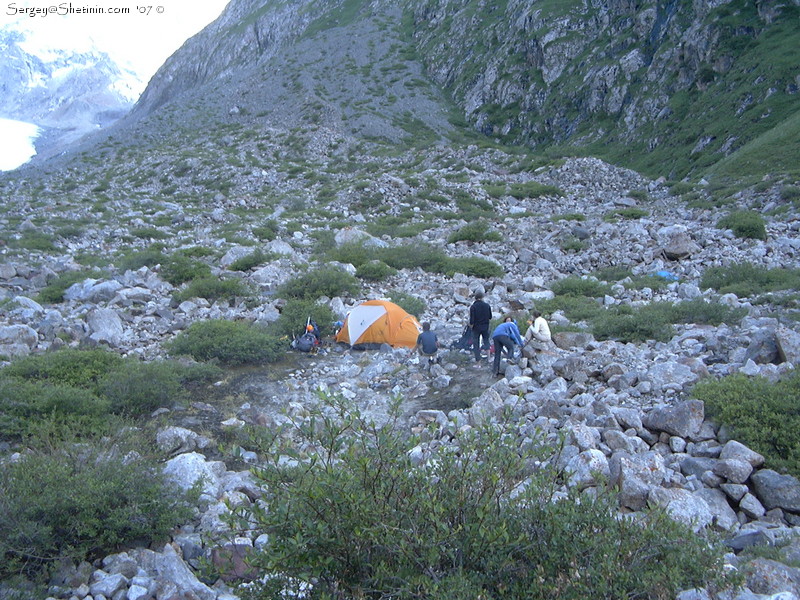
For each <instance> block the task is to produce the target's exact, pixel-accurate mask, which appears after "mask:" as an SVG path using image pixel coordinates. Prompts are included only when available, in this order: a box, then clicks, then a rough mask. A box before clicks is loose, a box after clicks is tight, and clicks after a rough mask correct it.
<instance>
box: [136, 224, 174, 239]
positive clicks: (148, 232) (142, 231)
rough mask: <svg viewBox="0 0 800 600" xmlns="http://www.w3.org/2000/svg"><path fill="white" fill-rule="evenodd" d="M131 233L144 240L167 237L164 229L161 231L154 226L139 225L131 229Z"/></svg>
mask: <svg viewBox="0 0 800 600" xmlns="http://www.w3.org/2000/svg"><path fill="white" fill-rule="evenodd" d="M131 235H132V236H134V237H138V238H141V239H144V240H147V239H151V240H165V239H167V238H168V237H169V234H168V233H167V232H166V231H161V230H160V229H157V228H156V227H139V228H138V229H132V230H131Z"/></svg>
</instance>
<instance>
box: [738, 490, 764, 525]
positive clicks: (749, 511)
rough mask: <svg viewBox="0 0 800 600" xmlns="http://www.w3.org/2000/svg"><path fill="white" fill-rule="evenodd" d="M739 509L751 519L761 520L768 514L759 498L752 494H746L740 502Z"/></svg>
mask: <svg viewBox="0 0 800 600" xmlns="http://www.w3.org/2000/svg"><path fill="white" fill-rule="evenodd" d="M739 508H740V509H741V510H742V512H744V514H746V515H747V516H748V517H750V518H751V519H760V518H761V517H763V516H764V515H765V514H766V512H767V511H766V509H765V508H764V505H763V504H761V502H759V501H758V498H756V497H755V496H754V495H753V494H750V493H747V494H745V495H744V496H743V497H742V499H741V500H739Z"/></svg>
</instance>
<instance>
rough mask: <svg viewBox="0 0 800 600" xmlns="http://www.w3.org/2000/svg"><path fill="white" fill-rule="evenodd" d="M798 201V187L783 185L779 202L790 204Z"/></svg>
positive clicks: (799, 190)
mask: <svg viewBox="0 0 800 600" xmlns="http://www.w3.org/2000/svg"><path fill="white" fill-rule="evenodd" d="M797 199H800V186H796V185H784V186H782V187H781V200H784V201H787V202H790V201H793V200H797Z"/></svg>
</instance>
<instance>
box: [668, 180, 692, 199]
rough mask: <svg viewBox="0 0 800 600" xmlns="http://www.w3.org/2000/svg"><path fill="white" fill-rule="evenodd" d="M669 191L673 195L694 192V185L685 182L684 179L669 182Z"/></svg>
mask: <svg viewBox="0 0 800 600" xmlns="http://www.w3.org/2000/svg"><path fill="white" fill-rule="evenodd" d="M669 191H670V192H672V193H673V195H675V196H683V195H684V194H689V193H691V192H694V185H692V184H691V183H686V182H685V181H676V182H675V183H672V184H670V186H669Z"/></svg>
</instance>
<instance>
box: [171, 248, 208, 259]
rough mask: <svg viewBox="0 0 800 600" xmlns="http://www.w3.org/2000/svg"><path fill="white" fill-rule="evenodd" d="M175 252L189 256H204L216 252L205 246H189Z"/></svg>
mask: <svg viewBox="0 0 800 600" xmlns="http://www.w3.org/2000/svg"><path fill="white" fill-rule="evenodd" d="M177 254H180V255H183V256H188V257H189V258H205V257H206V256H214V255H215V254H216V252H214V250H212V249H211V248H209V247H207V246H191V247H190V248H182V249H180V250H178V251H177Z"/></svg>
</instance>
